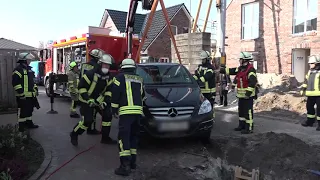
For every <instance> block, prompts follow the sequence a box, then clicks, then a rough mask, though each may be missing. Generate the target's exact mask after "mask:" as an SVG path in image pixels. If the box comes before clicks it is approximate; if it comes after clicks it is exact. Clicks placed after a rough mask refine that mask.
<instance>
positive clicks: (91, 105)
mask: <svg viewBox="0 0 320 180" xmlns="http://www.w3.org/2000/svg"><path fill="white" fill-rule="evenodd" d="M88 105H89V106H90V107H95V106H97V104H96V102H95V101H94V99H89V100H88Z"/></svg>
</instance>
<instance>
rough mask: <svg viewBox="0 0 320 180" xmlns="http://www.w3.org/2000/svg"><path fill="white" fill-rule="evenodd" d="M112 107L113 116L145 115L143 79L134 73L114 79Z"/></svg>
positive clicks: (124, 74)
mask: <svg viewBox="0 0 320 180" xmlns="http://www.w3.org/2000/svg"><path fill="white" fill-rule="evenodd" d="M113 79H114V80H113V83H114V84H113V87H112V100H111V107H112V113H113V114H119V115H120V116H121V115H124V114H141V115H142V114H143V101H144V99H145V92H144V88H143V79H142V78H141V77H140V76H138V75H136V74H134V73H127V72H125V73H121V74H118V75H117V76H116V77H114V78H113Z"/></svg>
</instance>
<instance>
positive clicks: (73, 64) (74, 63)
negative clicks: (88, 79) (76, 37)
mask: <svg viewBox="0 0 320 180" xmlns="http://www.w3.org/2000/svg"><path fill="white" fill-rule="evenodd" d="M69 66H70V69H73V68H74V67H76V66H77V63H76V62H74V61H72V62H71V63H70V64H69Z"/></svg>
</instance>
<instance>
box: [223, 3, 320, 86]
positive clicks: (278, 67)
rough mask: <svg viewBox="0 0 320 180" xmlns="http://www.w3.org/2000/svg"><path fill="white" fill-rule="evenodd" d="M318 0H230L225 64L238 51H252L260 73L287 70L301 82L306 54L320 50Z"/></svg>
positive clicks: (232, 61) (230, 62)
mask: <svg viewBox="0 0 320 180" xmlns="http://www.w3.org/2000/svg"><path fill="white" fill-rule="evenodd" d="M319 5H320V2H318V0H281V1H280V0H241V1H240V0H232V1H231V2H230V4H229V5H228V6H227V16H226V22H227V24H226V36H227V37H228V38H227V39H226V44H227V45H228V46H227V47H226V53H227V65H229V66H237V65H238V54H239V52H240V51H249V52H252V53H253V54H254V57H255V65H256V66H257V69H258V72H260V73H280V74H281V73H288V74H293V75H295V76H296V78H297V80H298V81H300V82H301V81H303V78H304V75H305V74H306V72H307V69H308V64H307V61H308V60H307V59H308V58H307V57H308V56H309V55H310V54H317V53H320V44H319V42H320V37H319V35H318V34H317V30H318V29H319V28H320V27H319V23H317V17H318V16H319V11H318V8H319Z"/></svg>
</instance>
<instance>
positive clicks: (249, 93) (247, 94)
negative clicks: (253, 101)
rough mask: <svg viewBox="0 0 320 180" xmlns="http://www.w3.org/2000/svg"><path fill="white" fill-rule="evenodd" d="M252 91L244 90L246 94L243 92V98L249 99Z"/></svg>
mask: <svg viewBox="0 0 320 180" xmlns="http://www.w3.org/2000/svg"><path fill="white" fill-rule="evenodd" d="M251 94H252V92H251V91H246V94H245V99H249V98H250V96H251Z"/></svg>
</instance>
